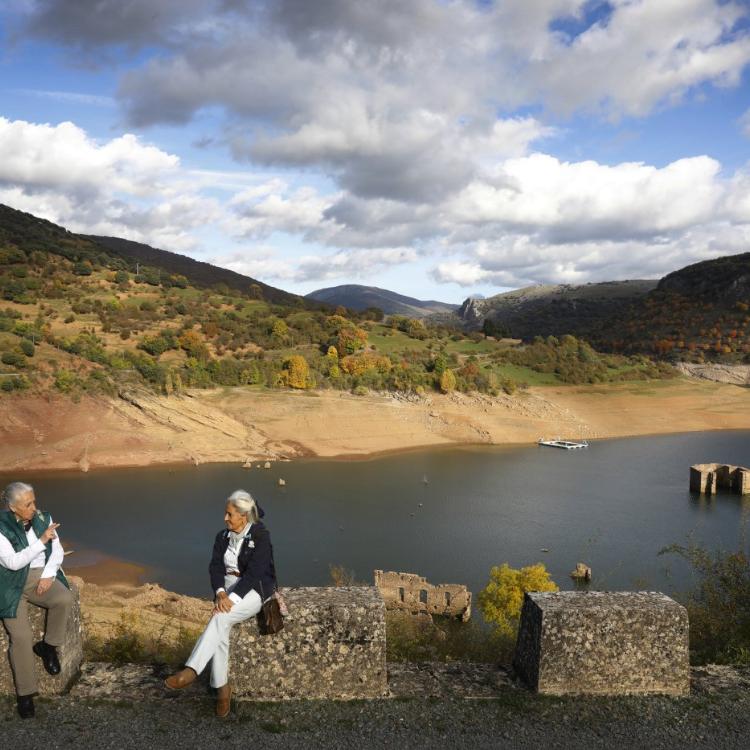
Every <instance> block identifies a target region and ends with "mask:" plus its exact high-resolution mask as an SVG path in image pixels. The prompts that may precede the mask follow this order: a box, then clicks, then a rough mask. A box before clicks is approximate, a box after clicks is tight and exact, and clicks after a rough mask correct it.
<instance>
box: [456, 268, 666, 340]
mask: <svg viewBox="0 0 750 750" xmlns="http://www.w3.org/2000/svg"><path fill="white" fill-rule="evenodd" d="M656 283H657V282H656V281H650V280H633V281H605V282H601V283H598V284H580V285H572V284H555V285H550V284H543V285H538V286H531V287H526V288H524V289H516V290H514V291H512V292H506V293H505V294H498V295H496V296H495V297H490V298H488V299H476V298H474V297H469V298H468V299H467V300H466V301H465V302H464V303H463V304H462V305H461V307H460V308H459V310H458V313H457V314H458V316H459V317H460V318H461V320H462V321H463V322H464V324H465V325H466V326H467V327H470V328H481V327H482V325H483V324H484V321H485V319H487V320H490V321H492V322H493V323H495V324H498V325H500V326H502V327H503V328H505V329H506V330H507V331H508V332H509V333H510V335H512V336H513V337H517V338H533V337H534V336H549V335H552V336H560V335H563V334H566V333H571V334H574V335H583V336H590V335H592V334H593V333H595V332H596V331H598V330H599V328H601V326H603V325H606V322H607V321H609V320H611V319H612V318H613V317H614V316H615V315H619V314H622V312H623V311H624V310H626V309H627V307H628V306H630V305H632V304H634V303H635V302H638V301H640V300H641V299H643V297H645V296H646V294H648V292H650V291H651V290H653V289H654V288H655V286H656Z"/></svg>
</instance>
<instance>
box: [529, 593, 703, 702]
mask: <svg viewBox="0 0 750 750" xmlns="http://www.w3.org/2000/svg"><path fill="white" fill-rule="evenodd" d="M514 666H515V668H516V671H517V672H518V674H519V675H520V676H521V677H522V678H523V679H524V681H525V682H526V683H527V684H528V685H529V686H530V687H531V688H532V689H533V690H536V691H537V692H539V693H546V694H550V695H565V694H582V693H592V694H595V693H599V694H606V695H627V694H638V693H661V694H665V695H673V696H680V695H687V694H688V692H689V689H690V666H689V661H688V616H687V611H686V610H685V608H684V607H682V606H681V605H679V604H677V602H675V601H673V600H672V599H670V598H669V597H668V596H666V595H665V594H661V593H657V592H601V591H590V592H579V591H560V592H554V593H553V592H548V593H547V592H545V593H529V594H526V596H525V598H524V603H523V610H522V612H521V625H520V628H519V631H518V641H517V644H516V653H515V657H514Z"/></svg>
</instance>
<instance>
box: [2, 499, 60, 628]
mask: <svg viewBox="0 0 750 750" xmlns="http://www.w3.org/2000/svg"><path fill="white" fill-rule="evenodd" d="M50 520H51V516H50V514H49V513H47V511H42V512H41V518H40V514H38V513H37V514H35V515H34V518H32V519H31V528H32V529H34V533H35V534H36V535H37V536H38V537H40V536H41V535H42V534H44V532H45V530H46V529H47V527H48V526H49V525H50ZM0 534H2V535H3V536H4V537H5V538H6V539H8V541H9V542H10V543H11V544H12V545H13V549H14V551H15V552H20V551H21V550H22V549H26V548H27V547H28V546H29V541H28V539H26V532H25V531H24V530H23V521H19V520H18V519H17V518H16V515H15V513H13V511H0ZM50 554H52V542H47V544H46V545H45V548H44V561H45V563H46V562H47V560H49V556H50ZM28 576H29V566H28V565H27V566H26V567H25V568H21V570H8V568H6V567H4V566H3V565H0V618H5V617H15V616H16V610H17V609H18V602H20V601H21V594H22V593H23V589H24V586H25V585H26V579H27V578H28ZM57 580H58V581H60V583H62V584H63V585H64V586H66V587H67V588H70V586H68V582H67V580H66V579H65V576H64V575H63V572H62V570H58V571H57Z"/></svg>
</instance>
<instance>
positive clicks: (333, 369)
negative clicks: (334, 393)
mask: <svg viewBox="0 0 750 750" xmlns="http://www.w3.org/2000/svg"><path fill="white" fill-rule="evenodd" d="M326 371H327V372H328V377H329V378H338V377H341V368H340V367H339V353H338V352H337V351H336V347H335V346H329V347H328V351H327V352H326Z"/></svg>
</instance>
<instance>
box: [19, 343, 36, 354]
mask: <svg viewBox="0 0 750 750" xmlns="http://www.w3.org/2000/svg"><path fill="white" fill-rule="evenodd" d="M19 346H20V347H21V351H22V352H23V353H24V354H25V355H26V356H27V357H33V356H34V352H35V351H36V347H35V346H34V342H33V341H30V340H29V339H21V343H20V345H19Z"/></svg>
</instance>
